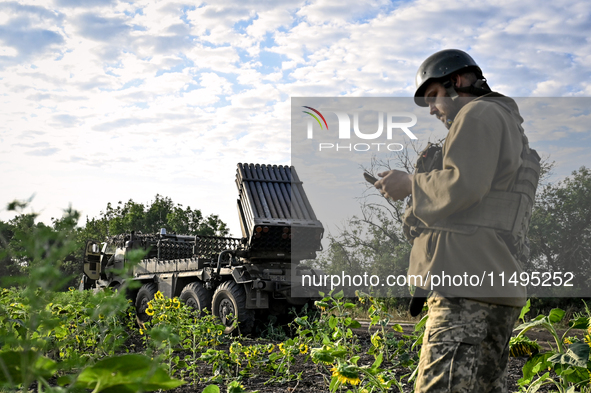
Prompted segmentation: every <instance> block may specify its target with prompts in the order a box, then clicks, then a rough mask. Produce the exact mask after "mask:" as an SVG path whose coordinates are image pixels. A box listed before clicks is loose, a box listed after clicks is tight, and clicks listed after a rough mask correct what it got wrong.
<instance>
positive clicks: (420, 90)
mask: <svg viewBox="0 0 591 393" xmlns="http://www.w3.org/2000/svg"><path fill="white" fill-rule="evenodd" d="M470 68H472V69H473V70H474V72H475V73H476V76H477V77H478V78H479V79H480V78H482V71H481V70H480V67H478V64H476V62H475V61H474V59H473V58H472V57H470V55H469V54H467V53H466V52H463V51H461V50H458V49H445V50H442V51H440V52H437V53H434V54H432V55H431V56H429V57H428V58H427V60H425V61H424V62H423V64H421V66H420V67H419V70H418V71H417V76H416V78H415V83H416V86H417V91H416V93H415V103H416V104H417V105H419V106H428V105H427V104H426V103H425V89H426V88H427V85H429V83H430V82H432V81H436V80H440V79H443V78H445V77H449V76H450V75H451V74H453V73H454V72H457V71H460V70H465V71H470Z"/></svg>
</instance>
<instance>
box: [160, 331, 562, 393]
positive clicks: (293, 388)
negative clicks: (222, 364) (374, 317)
mask: <svg viewBox="0 0 591 393" xmlns="http://www.w3.org/2000/svg"><path fill="white" fill-rule="evenodd" d="M403 329H404V331H405V334H410V333H411V332H412V325H410V324H409V325H404V326H403ZM355 334H357V336H358V337H359V341H360V344H361V346H362V351H361V353H363V355H361V359H360V361H359V365H364V364H368V365H370V364H372V363H373V360H374V359H373V356H371V355H367V354H366V353H365V352H366V350H367V348H368V347H369V333H368V331H367V328H361V329H356V331H355ZM527 335H528V337H529V338H531V339H534V340H537V341H538V342H539V343H540V345H541V346H542V347H543V348H544V349H549V344H550V343H553V342H554V340H553V338H552V336H551V335H550V333H548V332H547V331H545V330H536V331H533V330H530V331H528V334H527ZM266 342H273V341H266ZM257 343H259V344H260V343H261V341H257ZM273 343H275V344H277V343H278V342H273ZM243 345H248V341H246V342H244V344H243ZM298 356H299V358H298V359H297V360H296V362H295V364H294V365H293V366H292V367H291V372H292V373H293V374H297V373H300V372H301V373H302V374H301V380H299V381H291V382H288V383H270V384H265V382H266V381H267V380H268V379H269V375H268V374H262V375H259V376H253V377H250V378H247V379H243V380H242V381H241V383H242V385H243V386H244V388H245V389H246V391H248V392H252V391H258V392H260V393H294V392H299V393H325V392H326V393H328V392H329V390H328V384H329V383H330V372H329V371H328V368H327V367H324V366H321V365H315V364H314V363H313V362H312V361H308V362H305V356H303V355H298ZM526 361H527V359H526V358H510V359H509V369H508V380H507V383H508V387H509V392H517V391H518V390H519V388H518V385H517V380H518V379H519V378H521V376H522V371H521V369H522V367H523V365H524V364H525V362H526ZM381 368H383V369H393V366H392V364H391V363H388V362H384V363H383V364H382V366H381ZM394 372H395V373H396V375H397V377H398V378H400V377H401V376H403V375H405V374H409V373H410V371H409V369H408V368H403V367H400V368H398V369H395V371H394ZM199 375H200V378H202V380H204V379H206V378H207V377H211V376H212V370H211V367H210V366H208V365H205V364H203V363H202V366H201V367H200V369H199ZM406 379H407V377H405V378H403V382H405V381H406ZM187 382H188V383H187V384H186V385H183V386H181V387H179V388H177V389H174V390H171V392H173V393H189V392H191V393H193V392H198V393H200V392H201V391H202V390H203V389H204V388H205V387H206V386H207V385H208V384H210V383H207V382H199V381H187ZM191 382H192V383H191ZM219 387H220V391H221V392H225V391H226V386H225V385H224V384H219ZM403 389H404V392H412V391H413V386H412V384H409V383H407V384H406V385H404V386H403ZM346 390H347V389H344V390H343V392H344V391H346ZM391 391H397V389H392V390H391ZM540 391H541V392H545V391H548V390H545V389H542V390H540Z"/></svg>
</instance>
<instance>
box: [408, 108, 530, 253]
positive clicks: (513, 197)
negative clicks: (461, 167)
mask: <svg viewBox="0 0 591 393" xmlns="http://www.w3.org/2000/svg"><path fill="white" fill-rule="evenodd" d="M500 105H501V106H504V105H503V104H500ZM519 130H520V132H521V138H522V141H523V149H522V150H521V160H522V163H521V166H520V167H519V170H518V172H517V178H516V180H515V183H514V185H513V187H512V188H511V190H510V191H490V192H489V193H488V194H487V195H486V196H485V197H484V198H483V199H482V200H481V201H480V203H478V204H476V205H475V206H473V207H471V208H469V209H467V210H464V211H461V212H458V213H455V214H453V215H451V216H449V217H447V218H445V219H443V220H440V221H438V222H436V223H435V224H433V225H429V226H427V225H425V224H424V223H423V222H422V221H420V220H419V219H417V218H416V217H415V216H414V214H413V212H412V200H409V203H408V205H407V208H406V211H405V213H404V233H405V235H406V237H407V239H408V240H409V241H410V242H411V243H412V242H413V240H414V238H416V237H418V236H419V234H420V233H421V232H422V231H423V230H424V229H437V230H442V231H449V232H455V233H462V234H466V235H469V234H473V233H474V232H476V230H477V229H478V227H485V228H492V229H495V230H497V232H498V233H499V234H500V235H501V237H502V238H503V240H504V241H505V243H506V244H507V246H508V247H509V250H510V251H511V253H512V254H513V255H514V256H515V257H516V258H517V259H518V260H521V261H525V260H527V258H528V257H529V240H528V238H527V231H528V229H529V223H530V221H531V213H532V209H533V205H534V201H535V195H536V188H537V187H538V180H539V178H540V156H539V155H538V153H537V152H536V151H535V150H534V149H531V148H530V147H529V143H528V140H527V137H526V136H525V133H524V131H523V128H522V127H521V126H519ZM436 169H439V170H441V169H443V156H442V148H441V146H440V145H439V144H432V143H429V144H428V145H427V147H426V148H425V150H423V151H422V152H421V154H420V155H419V158H418V160H417V163H416V165H415V172H414V173H423V172H430V171H432V170H436ZM411 198H412V197H411Z"/></svg>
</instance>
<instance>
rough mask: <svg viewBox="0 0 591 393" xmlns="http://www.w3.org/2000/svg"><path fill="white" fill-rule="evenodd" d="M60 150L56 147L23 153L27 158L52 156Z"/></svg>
mask: <svg viewBox="0 0 591 393" xmlns="http://www.w3.org/2000/svg"><path fill="white" fill-rule="evenodd" d="M60 150H61V149H58V148H57V147H48V148H47V149H37V150H31V151H28V152H25V154H26V155H29V156H43V157H46V156H52V155H54V154H56V153H57V152H59V151H60Z"/></svg>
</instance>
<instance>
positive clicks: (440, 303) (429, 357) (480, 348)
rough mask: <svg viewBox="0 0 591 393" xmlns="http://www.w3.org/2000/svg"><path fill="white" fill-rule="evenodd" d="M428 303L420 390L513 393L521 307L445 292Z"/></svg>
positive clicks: (419, 376) (418, 391)
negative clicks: (513, 346) (510, 379)
mask: <svg viewBox="0 0 591 393" xmlns="http://www.w3.org/2000/svg"><path fill="white" fill-rule="evenodd" d="M428 305H429V320H428V321H427V326H426V330H425V336H424V338H423V347H422V349H421V359H420V362H419V373H418V376H417V381H416V387H415V392H416V393H421V392H429V393H433V392H479V393H480V392H482V393H485V392H490V393H492V392H494V393H500V392H507V386H506V385H507V361H508V355H509V339H510V338H511V332H512V330H513V323H514V322H515V321H516V320H517V318H518V317H519V313H520V308H518V307H512V306H504V305H497V304H490V303H483V302H478V301H475V300H471V299H465V298H450V297H443V296H441V295H439V294H436V295H435V296H432V297H431V298H429V301H428Z"/></svg>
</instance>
